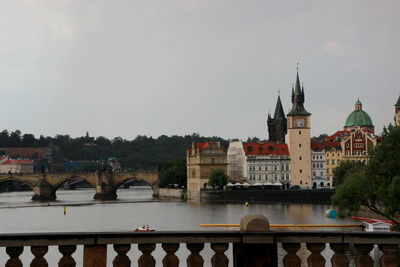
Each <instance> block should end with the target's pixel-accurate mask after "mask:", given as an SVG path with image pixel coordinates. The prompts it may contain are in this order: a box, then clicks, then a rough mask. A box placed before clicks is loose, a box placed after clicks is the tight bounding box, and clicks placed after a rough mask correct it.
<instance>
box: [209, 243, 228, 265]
mask: <svg viewBox="0 0 400 267" xmlns="http://www.w3.org/2000/svg"><path fill="white" fill-rule="evenodd" d="M211 248H212V250H214V252H215V254H214V256H212V258H211V264H212V267H220V266H221V267H228V263H229V259H228V257H227V256H226V255H225V254H224V253H225V251H226V250H227V249H228V248H229V244H226V243H214V244H211Z"/></svg>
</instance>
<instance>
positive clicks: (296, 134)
mask: <svg viewBox="0 0 400 267" xmlns="http://www.w3.org/2000/svg"><path fill="white" fill-rule="evenodd" d="M304 100H305V97H304V86H303V87H302V88H301V87H300V79H299V72H298V70H297V77H296V85H295V87H294V88H293V87H292V104H293V106H292V109H291V110H290V112H289V113H288V114H287V128H288V130H287V131H288V147H289V153H290V180H291V184H292V185H299V186H300V187H303V188H307V187H310V188H311V186H312V184H311V182H312V181H311V146H310V128H311V124H310V116H311V113H309V112H307V111H306V110H305V108H304Z"/></svg>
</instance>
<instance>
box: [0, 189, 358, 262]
mask: <svg viewBox="0 0 400 267" xmlns="http://www.w3.org/2000/svg"><path fill="white" fill-rule="evenodd" d="M94 193H95V192H94V190H93V189H78V190H68V191H64V190H59V191H57V201H52V202H49V203H35V202H32V201H31V200H30V199H31V197H32V194H33V193H32V192H11V193H0V233H32V232H86V231H87V232H93V231H94V232H96V231H131V230H133V229H134V228H135V227H137V226H140V225H143V224H148V225H150V226H152V227H153V228H155V229H156V230H210V229H204V228H201V227H200V224H202V223H230V224H232V223H239V222H240V219H241V218H242V217H243V216H245V215H247V214H251V213H261V214H263V215H264V216H266V217H267V218H268V219H269V221H270V223H271V224H284V223H294V224H347V223H354V222H352V221H351V219H329V218H326V217H325V215H324V212H325V210H326V209H328V208H330V207H329V206H326V205H311V204H251V203H250V205H249V206H248V207H246V206H245V205H243V204H209V203H207V204H200V203H194V202H182V201H160V200H153V199H152V196H151V195H152V191H151V189H150V188H148V187H135V188H130V189H119V190H118V192H117V194H118V200H116V201H107V202H101V201H96V200H93V196H94ZM64 206H66V207H67V214H66V215H64V214H63V207H64ZM219 230H221V229H219ZM203 253H204V254H203V255H204V257H205V258H206V260H205V262H207V258H208V257H211V255H212V254H211V253H210V251H209V249H205V251H204V252H203ZM229 253H231V252H230V251H227V255H228V254H229ZM328 253H329V252H328ZM164 254H165V253H163V251H162V250H161V249H160V246H159V245H158V247H157V251H155V252H154V253H153V255H154V256H155V258H156V260H157V266H161V265H159V263H160V262H161V260H160V259H162V257H163V255H164ZM177 254H178V256H181V257H180V260H181V266H185V264H184V263H185V256H184V255H186V254H187V250H186V248H185V247H184V246H182V245H181V249H180V250H179V252H178V253H177ZM109 255H110V256H109V257H108V258H109V265H110V266H112V264H111V262H112V259H113V258H114V255H115V253H114V252H113V250H112V249H111V248H109ZM60 256H61V254H59V253H58V251H57V249H56V248H54V247H51V248H50V250H49V252H48V254H47V255H46V258H47V260H48V261H49V266H57V261H58V260H59V258H60ZM74 256H75V257H74V258H75V260H76V261H77V266H82V262H81V258H82V248H81V247H78V250H77V252H75V254H74ZM129 256H130V258H131V260H132V263H133V264H132V265H133V266H136V265H137V264H136V262H137V258H138V256H140V255H139V253H138V251H137V247H136V246H134V247H133V249H131V251H130V252H129ZM21 258H22V260H23V261H24V266H29V262H30V260H31V259H32V256H31V253H30V251H29V250H28V249H27V248H25V251H24V253H23V255H22V256H21ZM7 259H8V256H7V255H6V254H5V249H4V248H0V266H4V264H5V262H6V261H7ZM205 266H209V265H208V264H205Z"/></svg>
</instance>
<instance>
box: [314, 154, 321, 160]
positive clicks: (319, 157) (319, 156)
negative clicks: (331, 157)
mask: <svg viewBox="0 0 400 267" xmlns="http://www.w3.org/2000/svg"><path fill="white" fill-rule="evenodd" d="M312 159H322V156H321V155H317V156H315V155H314V156H312Z"/></svg>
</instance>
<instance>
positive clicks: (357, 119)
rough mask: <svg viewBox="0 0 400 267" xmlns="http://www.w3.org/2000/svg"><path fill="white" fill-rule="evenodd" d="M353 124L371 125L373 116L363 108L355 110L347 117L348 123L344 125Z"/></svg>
mask: <svg viewBox="0 0 400 267" xmlns="http://www.w3.org/2000/svg"><path fill="white" fill-rule="evenodd" d="M352 126H371V127H373V126H374V125H373V124H372V120H371V117H370V116H369V115H368V113H367V112H365V111H363V110H354V111H353V112H352V113H350V115H349V116H348V117H347V119H346V125H345V126H344V127H352Z"/></svg>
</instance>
